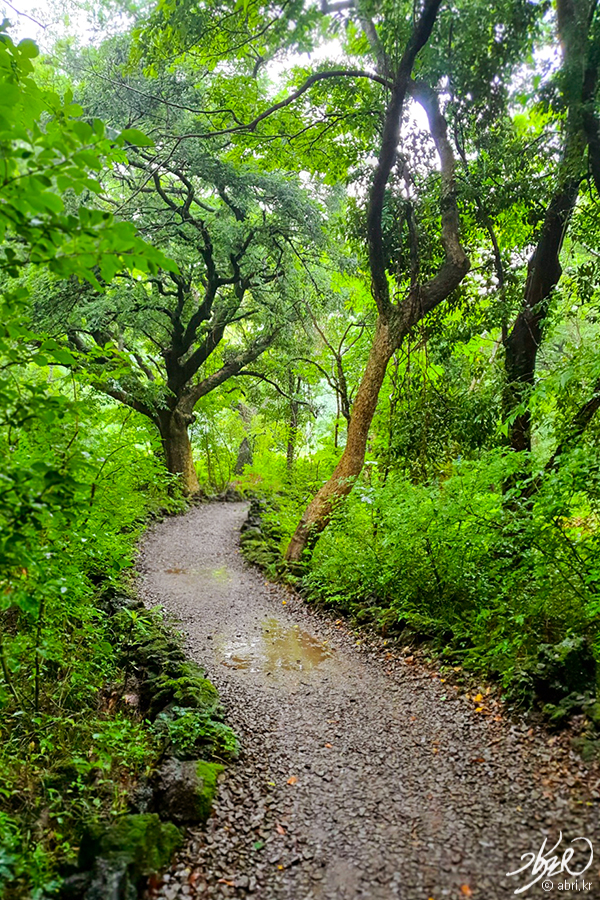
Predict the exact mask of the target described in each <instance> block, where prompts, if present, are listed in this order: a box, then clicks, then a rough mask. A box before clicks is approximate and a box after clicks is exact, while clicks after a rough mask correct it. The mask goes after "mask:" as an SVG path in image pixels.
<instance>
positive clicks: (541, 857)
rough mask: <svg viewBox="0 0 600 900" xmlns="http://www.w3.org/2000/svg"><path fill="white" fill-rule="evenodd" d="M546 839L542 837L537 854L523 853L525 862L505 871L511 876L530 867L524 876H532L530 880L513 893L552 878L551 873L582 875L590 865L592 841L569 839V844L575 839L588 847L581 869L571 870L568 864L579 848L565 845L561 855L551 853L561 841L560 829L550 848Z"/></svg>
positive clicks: (592, 854) (579, 838)
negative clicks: (565, 847)
mask: <svg viewBox="0 0 600 900" xmlns="http://www.w3.org/2000/svg"><path fill="white" fill-rule="evenodd" d="M547 840H548V838H544V843H543V844H542V846H541V847H540V849H539V851H538V853H537V854H536V853H523V855H522V856H521V859H524V860H527V862H525V864H524V865H522V866H521V868H520V869H515V871H514V872H507V873H506V877H507V878H512V876H513V875H520V874H521V873H522V872H526V871H527V869H530V871H529V872H528V873H527V876H526V877H527V878H529V877H531V876H532V877H531V881H528V882H527V884H524V885H523V886H522V887H520V888H517V890H516V891H514V893H515V894H522V893H523V892H524V891H527V890H529V888H530V887H532V885H534V884H536V883H537V882H538V881H540V879H542V878H552V876H553V875H561V874H562V873H563V872H566V873H567V874H568V875H569V876H570V877H571V878H578V877H579V876H580V875H583V873H584V872H587V870H588V869H589V867H590V866H591V864H592V862H593V860H594V848H593V847H592V842H591V841H588V839H587V838H584V837H577V838H573V840H572V841H571V844H574V843H575V842H576V841H583V842H584V843H585V844H587V846H588V848H589V854H590V855H589V859H588V861H587V863H586V864H585V866H584V867H583V869H579V871H573V870H572V869H571V868H569V864H570V862H571V860H572V859H573V857H574V855H575V850H576V849H579V848H574V847H567V849H566V850H565V851H564V852H563V854H562V856H558V855H553V854H554V851H555V850H556V849H557V847H558V846H559V845H560V844H561V842H562V831H561V832H560V836H559V838H558V841H557V842H556V844H555V845H554V847H552V849H551V850H546V841H547Z"/></svg>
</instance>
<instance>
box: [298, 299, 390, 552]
mask: <svg viewBox="0 0 600 900" xmlns="http://www.w3.org/2000/svg"><path fill="white" fill-rule="evenodd" d="M395 349H396V345H395V342H394V341H393V340H392V339H391V336H390V328H389V324H388V322H387V321H384V320H383V319H382V318H381V317H380V318H379V320H378V322H377V329H376V332H375V338H374V340H373V345H372V347H371V352H370V353H369V360H368V362H367V367H366V369H365V373H364V375H363V378H362V381H361V383H360V386H359V388H358V393H357V395H356V400H355V401H354V405H353V407H352V415H351V417H350V423H349V425H348V438H347V441H346V447H345V448H344V452H343V453H342V455H341V457H340V460H339V462H338V464H337V466H336V467H335V470H334V472H333V475H332V476H331V478H330V479H329V481H328V482H327V483H326V484H324V485H323V487H322V488H321V489H320V490H319V492H318V493H317V494H316V495H315V497H314V499H313V500H312V502H311V503H310V505H309V506H308V507H307V509H306V511H305V513H304V515H303V516H302V519H301V520H300V522H299V524H298V527H297V528H296V531H295V533H294V536H293V537H292V540H291V541H290V544H289V546H288V548H287V552H286V555H285V558H286V559H287V560H288V562H299V561H300V559H301V557H302V554H303V552H304V550H305V549H307V548H310V547H312V545H313V544H314V543H315V542H316V540H317V538H318V537H319V535H320V534H321V532H322V531H323V530H324V529H325V528H326V527H327V523H328V522H329V519H330V518H331V514H332V512H333V510H334V508H335V506H336V504H337V502H338V501H339V500H340V499H341V498H343V497H345V496H346V495H347V494H349V493H350V491H351V490H352V486H353V484H354V481H355V480H356V478H357V477H358V476H359V475H360V473H361V471H362V467H363V464H364V461H365V452H366V449H367V439H368V436H369V428H370V427H371V422H372V421H373V416H374V415H375V410H376V408H377V400H378V397H379V391H380V389H381V385H382V384H383V379H384V378H385V372H386V369H387V364H388V362H389V360H390V358H391V356H392V353H393V352H394V350H395Z"/></svg>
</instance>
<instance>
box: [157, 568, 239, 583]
mask: <svg viewBox="0 0 600 900" xmlns="http://www.w3.org/2000/svg"><path fill="white" fill-rule="evenodd" d="M165 574H166V575H190V576H192V577H194V578H206V579H210V580H211V581H217V582H221V583H225V582H227V581H229V580H230V579H231V573H230V571H229V569H228V568H227V566H221V567H220V568H218V569H209V568H205V569H178V568H171V569H165Z"/></svg>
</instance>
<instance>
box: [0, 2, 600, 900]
mask: <svg viewBox="0 0 600 900" xmlns="http://www.w3.org/2000/svg"><path fill="white" fill-rule="evenodd" d="M112 8H113V7H112V6H110V5H109V4H106V9H105V17H104V21H105V23H106V19H107V16H108V12H107V10H110V9H112ZM123 12H124V13H125V12H126V13H127V18H126V17H125V15H123V18H122V20H121V19H119V23H120V26H119V27H118V28H116V27H115V28H113V33H112V35H110V36H107V35H106V34H100V36H99V37H98V39H97V40H95V41H94V43H93V46H88V47H86V46H83V45H82V43H81V41H80V40H79V39H78V38H77V37H73V36H71V37H68V38H67V39H64V40H61V41H58V42H57V43H56V44H55V45H54V46H52V47H49V48H48V53H47V54H46V56H45V57H44V58H43V59H40V58H39V52H38V49H37V47H36V45H35V43H34V42H33V41H31V40H29V39H25V40H23V41H21V42H18V41H16V39H15V41H14V42H13V40H12V39H11V38H10V37H9V33H8V31H7V27H8V26H7V25H6V23H5V24H4V25H3V26H2V31H0V151H1V156H0V289H1V293H2V299H1V312H2V316H1V319H0V321H1V322H2V324H1V325H0V465H1V468H0V707H1V710H2V719H1V724H0V738H1V741H2V743H1V750H0V828H1V830H2V833H3V836H5V837H4V843H3V846H2V848H1V849H0V883H2V882H3V881H4V883H5V884H7V885H8V884H10V885H11V887H10V888H7V890H9V891H10V892H12V893H9V894H8V895H7V896H15V897H19V896H27V892H28V891H29V892H30V893H31V892H33V896H38V897H41V896H43V895H44V894H46V895H52V893H53V891H55V889H56V888H57V885H58V883H59V880H60V871H61V870H60V866H61V865H62V864H64V863H65V862H67V861H69V860H72V859H73V856H74V853H75V846H76V842H77V840H78V835H79V834H80V832H81V824H82V822H83V821H84V820H92V819H94V818H98V819H101V818H103V817H104V818H110V816H114V815H116V814H118V813H120V812H122V811H123V810H124V809H125V808H126V804H127V802H128V801H127V797H128V794H129V792H130V789H131V786H132V785H133V784H134V783H135V781H136V779H137V778H139V776H140V775H141V774H142V773H143V772H144V771H145V770H146V768H147V767H148V766H150V765H152V763H153V762H154V761H155V758H156V754H157V748H158V747H160V746H162V744H164V742H165V741H168V742H170V743H171V744H172V745H173V746H176V747H177V748H178V752H180V753H181V754H184V755H185V754H186V753H191V752H192V749H193V748H194V747H197V745H198V743H200V744H202V743H203V742H204V743H203V746H206V747H210V748H211V749H210V753H212V754H213V755H217V756H227V755H233V754H235V752H236V742H235V738H234V737H233V735H232V733H231V732H230V731H229V730H228V729H227V728H226V727H225V726H223V725H222V723H220V722H219V721H218V719H215V718H213V717H211V715H210V714H209V713H206V714H204V713H199V712H197V711H193V710H191V711H190V709H189V708H188V707H186V706H185V705H182V706H177V707H176V708H177V709H178V710H179V713H178V715H177V716H175V718H174V719H173V718H172V719H161V718H160V716H158V717H157V718H155V721H153V723H152V725H151V726H150V725H149V719H151V718H152V716H150V715H148V716H147V717H144V716H143V715H140V714H139V710H138V711H137V712H136V711H135V710H132V709H129V708H128V707H127V704H126V703H125V702H124V701H123V695H124V693H125V688H126V683H127V676H128V672H127V666H128V663H127V651H126V648H127V647H128V646H129V644H130V643H131V641H132V640H133V637H134V636H135V635H136V634H137V636H138V637H139V638H140V640H142V639H143V637H144V629H145V628H146V627H149V626H147V625H146V624H144V623H143V622H140V621H138V619H137V617H136V614H135V612H132V611H122V613H120V614H119V616H117V617H114V616H110V615H108V613H107V608H106V604H105V603H104V601H103V598H105V597H106V593H107V591H108V592H110V591H113V592H114V591H121V590H124V589H125V585H126V584H127V583H128V581H129V579H130V571H129V570H130V567H131V565H132V561H133V558H134V551H135V545H136V541H137V540H138V538H139V536H140V534H141V532H142V529H143V527H144V523H145V522H146V521H147V519H148V517H149V516H151V515H156V514H158V513H159V512H160V514H163V513H174V512H176V511H179V510H181V509H183V507H184V505H185V504H184V500H183V499H182V495H190V494H192V495H193V494H196V493H198V492H199V491H201V492H202V493H203V494H208V495H211V494H215V493H218V492H220V491H221V490H223V489H224V488H225V487H227V485H230V484H233V485H235V486H237V487H238V488H240V489H241V490H242V491H246V492H248V493H259V494H261V495H265V496H267V497H268V498H269V501H270V504H271V505H270V512H268V513H267V514H266V515H265V521H266V527H265V532H266V533H267V534H268V535H269V539H270V546H269V547H267V548H266V549H265V548H264V547H262V548H260V547H259V546H258V544H259V543H260V541H256V542H255V543H256V544H257V546H255V547H254V548H253V549H254V552H255V558H256V559H257V560H259V561H261V562H262V563H263V564H267V565H269V566H270V571H271V573H272V574H273V575H276V574H277V575H282V576H283V577H286V578H288V579H289V580H291V581H294V583H296V584H297V585H298V586H299V588H300V589H301V590H302V591H303V592H304V593H305V595H306V596H307V597H308V598H309V599H310V600H312V601H314V602H318V603H322V604H325V605H327V606H330V607H332V608H335V609H337V610H342V611H344V612H346V613H347V614H348V615H349V616H351V617H352V618H353V619H354V620H355V621H356V622H357V623H359V624H366V625H368V626H369V627H375V628H377V629H380V630H381V631H383V632H384V633H385V634H386V636H387V637H388V638H390V639H391V638H394V637H395V638H398V639H401V640H402V641H403V642H406V641H409V640H414V641H423V640H427V641H429V642H432V643H433V644H434V645H435V647H436V648H437V650H438V652H439V653H441V654H442V655H443V656H444V657H445V658H446V659H447V660H449V661H451V662H452V663H453V664H454V665H461V666H465V667H466V668H468V669H471V670H476V671H479V672H485V673H488V674H491V675H494V676H495V677H496V678H498V679H499V680H500V681H501V682H502V684H503V685H504V687H505V689H506V691H507V693H510V694H511V696H512V697H513V698H516V699H517V700H518V701H519V702H520V703H522V704H523V705H532V704H537V705H538V706H540V707H542V706H543V708H544V709H545V712H546V714H547V715H548V716H552V718H553V720H554V721H558V720H559V719H560V718H561V717H562V716H563V714H566V713H568V712H570V711H572V710H582V709H583V710H586V709H587V708H588V707H589V706H590V705H591V704H592V701H593V698H594V695H595V692H596V688H597V685H596V682H595V678H596V676H595V667H596V661H597V660H598V656H599V654H600V638H599V631H598V618H599V615H600V606H599V601H598V597H599V592H600V568H599V565H600V564H599V563H598V558H599V555H598V549H599V548H598V526H599V517H600V455H599V450H600V419H598V418H596V414H597V412H598V409H599V408H600V357H599V356H598V352H597V347H598V336H599V334H598V331H599V322H600V292H599V290H598V284H599V271H600V269H599V263H598V260H599V258H600V216H599V209H600V206H599V191H600V115H599V103H598V82H599V79H600V76H599V66H600V31H599V29H600V14H599V13H598V10H597V6H596V4H595V3H594V2H592V0H572V2H566V0H557V2H556V3H554V4H552V3H550V2H530V0H516V2H515V0H493V2H485V3H484V2H480V0H476V2H473V0H468V2H467V0H458V2H456V3H453V4H444V3H441V2H439V0H424V2H422V3H417V4H413V3H412V2H411V3H408V2H406V3H405V2H398V0H394V2H388V0H381V2H379V0H378V2H369V3H363V2H362V0H360V2H359V0H357V2H352V3H350V2H349V3H346V2H341V3H339V2H336V3H333V4H331V6H329V4H328V3H327V2H324V3H322V4H320V5H316V4H312V3H309V2H306V3H305V2H301V0H293V2H291V3H286V4H282V5H278V4H275V3H269V2H260V3H259V2H252V0H250V2H245V3H242V4H240V3H236V2H233V0H232V2H227V0H224V2H220V3H218V4H217V3H213V2H212V0H206V2H204V3H201V4H190V3H188V2H186V0H182V2H177V3H175V2H161V3H160V4H158V5H156V6H154V5H142V4H140V5H139V6H137V7H136V6H135V4H128V5H127V8H126V9H125V4H123ZM299 520H300V524H299V525H298V522H299ZM249 549H252V548H249ZM286 556H287V562H285V561H284V557H286ZM103 604H104V605H103ZM124 648H125V649H124ZM574 648H575V649H576V650H577V652H578V653H580V659H584V660H586V663H585V665H586V667H587V668H586V672H587V673H588V676H589V677H587V681H586V682H585V684H580V683H579V682H578V683H577V685H576V687H574V684H573V683H571V682H569V681H568V678H567V679H566V681H565V683H564V685H563V688H562V689H559V688H558V687H557V686H556V683H557V682H556V677H554V681H553V682H552V684H553V687H552V690H549V689H548V682H547V681H546V682H544V679H543V677H542V673H543V669H544V666H545V665H547V663H548V660H550V659H559V658H560V659H563V656H564V654H566V653H568V652H571V651H573V652H575V649H574ZM561 654H562V655H561ZM555 674H556V672H555ZM153 677H155V680H156V681H157V685H158V687H161V685H162V687H161V689H162V688H164V687H165V684H164V680H163V681H161V678H162V675H161V674H160V673H159V674H158V675H157V674H156V673H154V675H153ZM544 684H546V687H545V688H544ZM157 689H158V688H157ZM557 710H558V712H557ZM161 742H162V743H161ZM209 755H210V754H209Z"/></svg>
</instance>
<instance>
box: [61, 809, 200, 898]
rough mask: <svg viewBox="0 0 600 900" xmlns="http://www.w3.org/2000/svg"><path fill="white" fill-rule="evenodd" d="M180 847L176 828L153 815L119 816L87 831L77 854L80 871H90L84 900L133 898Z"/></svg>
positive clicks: (167, 863)
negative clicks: (113, 820) (106, 823)
mask: <svg viewBox="0 0 600 900" xmlns="http://www.w3.org/2000/svg"><path fill="white" fill-rule="evenodd" d="M181 843H182V834H181V831H180V830H179V828H177V827H176V826H175V825H174V824H173V823H172V822H161V820H160V818H159V816H158V815H157V814H156V813H143V814H140V815H128V816H122V817H121V818H120V819H117V821H116V822H114V823H113V824H111V825H109V826H106V827H101V826H97V827H96V828H93V829H89V830H88V831H87V832H86V833H85V834H84V836H83V839H82V841H81V846H80V851H79V864H80V866H81V868H82V869H83V870H92V876H91V880H90V884H89V887H88V889H87V891H86V894H85V897H86V900H96V898H98V900H107V898H109V897H113V896H115V897H128V896H133V897H135V896H137V888H138V886H139V885H140V884H141V882H142V880H143V879H144V878H145V877H147V876H148V875H151V874H152V873H153V872H159V871H161V870H162V869H166V868H167V866H168V865H169V864H170V862H171V858H172V856H173V854H174V853H175V851H176V850H177V849H178V847H180V846H181Z"/></svg>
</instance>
